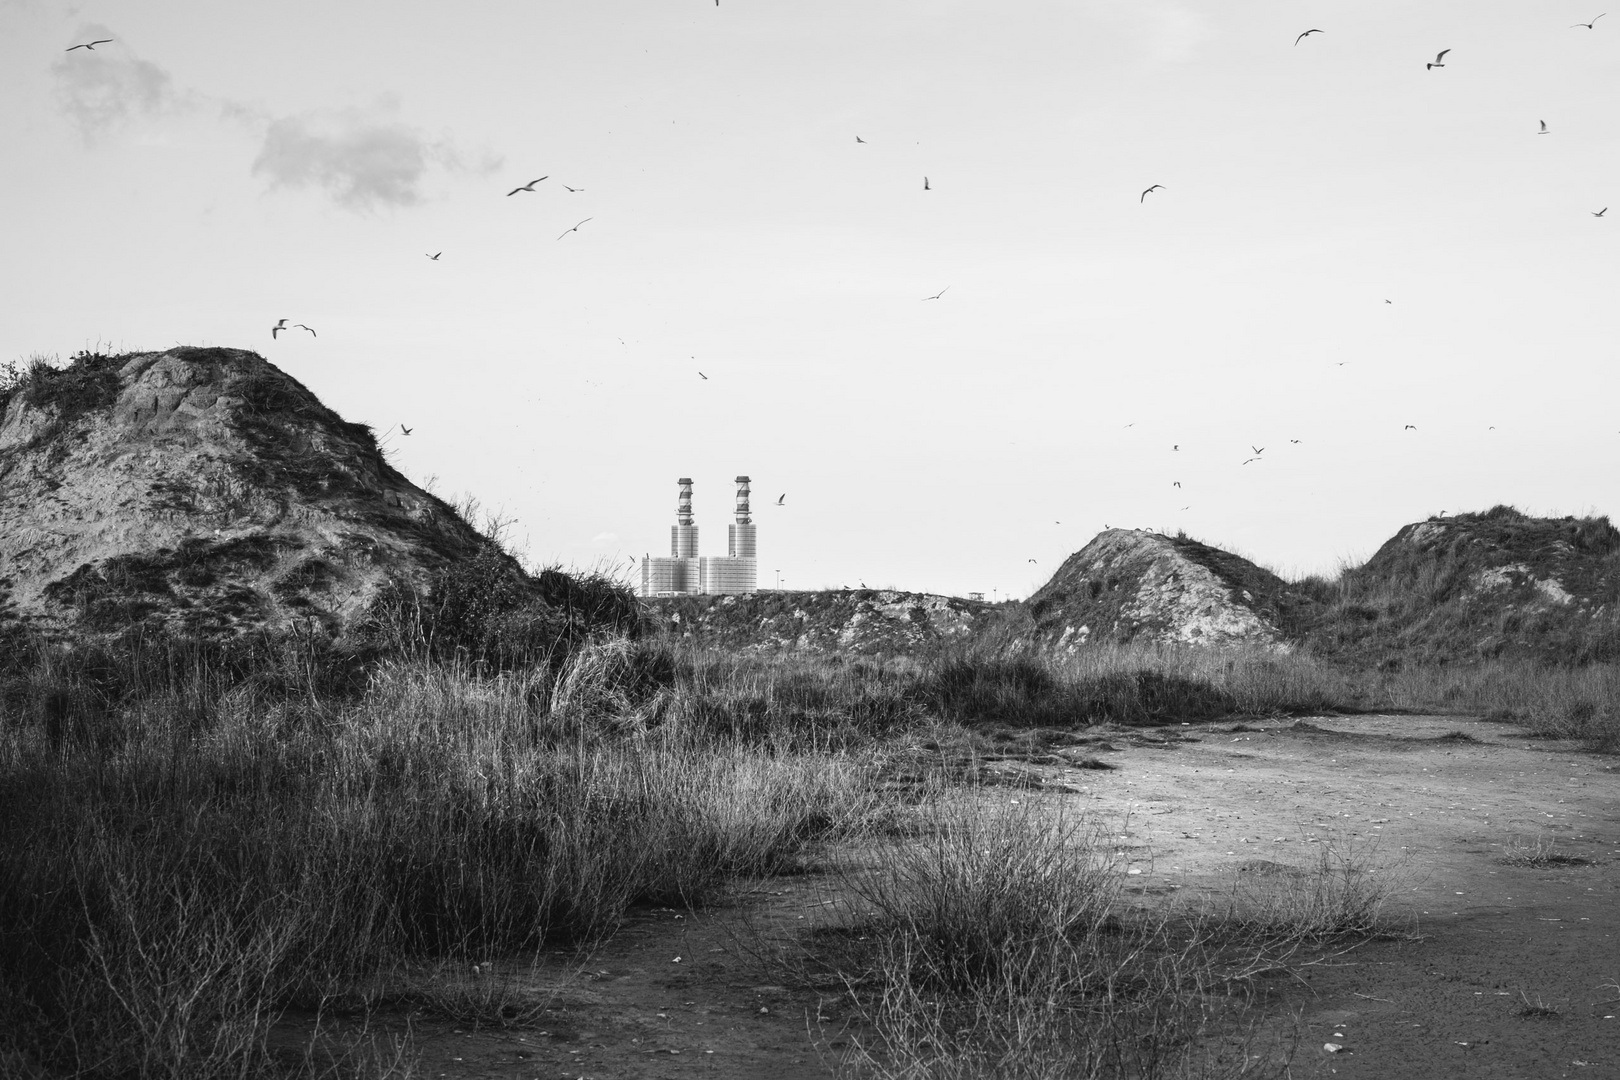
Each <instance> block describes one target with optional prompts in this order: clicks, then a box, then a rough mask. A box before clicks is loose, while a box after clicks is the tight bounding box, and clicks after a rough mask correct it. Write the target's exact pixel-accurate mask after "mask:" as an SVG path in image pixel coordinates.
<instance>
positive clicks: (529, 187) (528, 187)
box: [506, 173, 551, 199]
mask: <svg viewBox="0 0 1620 1080" xmlns="http://www.w3.org/2000/svg"><path fill="white" fill-rule="evenodd" d="M550 175H551V174H550V173H546V175H545V176H542V177H541V178H540V180H544V179H546V177H548V176H550ZM540 180H530V181H529V182H528V183H527V184H524V185H523V186H522V187H515V188H513V189H512V190H511V191H508V192H507V193H506V197H507V198H508V199H510V198H511V197H512V196H514V195H516V194H517V193H518V192H520V191H533V190H534V185H536V184H538V183H539V182H540Z"/></svg>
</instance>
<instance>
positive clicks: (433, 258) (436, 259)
mask: <svg viewBox="0 0 1620 1080" xmlns="http://www.w3.org/2000/svg"><path fill="white" fill-rule="evenodd" d="M423 254H424V255H426V254H427V253H426V252H423ZM443 254H444V252H442V251H441V252H439V255H443ZM439 255H428V258H430V259H432V260H433V261H434V262H438V261H439Z"/></svg>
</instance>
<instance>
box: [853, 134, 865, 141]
mask: <svg viewBox="0 0 1620 1080" xmlns="http://www.w3.org/2000/svg"><path fill="white" fill-rule="evenodd" d="M855 141H856V142H858V143H864V142H865V141H866V140H865V139H863V138H861V137H860V136H859V135H857V136H855Z"/></svg>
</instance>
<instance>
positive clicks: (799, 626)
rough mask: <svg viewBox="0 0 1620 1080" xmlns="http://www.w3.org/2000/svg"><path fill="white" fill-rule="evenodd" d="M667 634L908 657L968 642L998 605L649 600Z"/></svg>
mask: <svg viewBox="0 0 1620 1080" xmlns="http://www.w3.org/2000/svg"><path fill="white" fill-rule="evenodd" d="M646 603H647V605H648V606H649V608H650V609H651V610H652V613H653V615H652V618H653V622H655V623H656V624H658V625H659V626H660V627H661V628H662V629H663V631H664V632H665V633H667V634H670V635H673V636H676V637H679V638H682V639H684V640H687V641H689V642H692V643H694V644H705V645H712V646H714V647H716V648H722V649H739V650H741V649H753V650H760V649H773V650H774V649H803V650H807V651H812V652H849V653H893V652H906V651H910V650H913V649H916V648H919V647H923V646H927V645H932V644H935V643H937V642H941V641H950V640H954V639H965V638H967V637H969V636H971V635H972V634H974V633H975V632H976V631H978V630H980V629H981V628H983V627H984V626H986V625H988V624H989V623H990V621H991V619H992V613H993V612H994V611H995V606H994V605H992V604H987V603H984V602H983V601H978V600H962V599H960V598H958V597H954V596H938V595H935V594H933V593H912V592H899V591H896V590H892V589H850V590H841V591H837V592H831V591H828V592H760V593H754V594H752V595H748V596H678V597H659V598H657V599H653V600H648V601H646Z"/></svg>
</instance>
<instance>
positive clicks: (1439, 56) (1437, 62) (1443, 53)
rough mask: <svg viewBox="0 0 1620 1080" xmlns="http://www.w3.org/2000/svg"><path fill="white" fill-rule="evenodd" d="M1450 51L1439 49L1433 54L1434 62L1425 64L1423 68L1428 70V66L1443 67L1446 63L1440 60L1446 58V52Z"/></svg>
mask: <svg viewBox="0 0 1620 1080" xmlns="http://www.w3.org/2000/svg"><path fill="white" fill-rule="evenodd" d="M1450 51H1451V50H1450V49H1441V50H1440V51H1439V52H1438V53H1436V54H1435V57H1434V63H1432V64H1425V65H1424V68H1423V70H1425V71H1427V70H1429V68H1437V67H1445V66H1446V65H1445V64H1443V63H1441V61H1442V60H1444V59H1445V58H1446V53H1448V52H1450Z"/></svg>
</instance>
